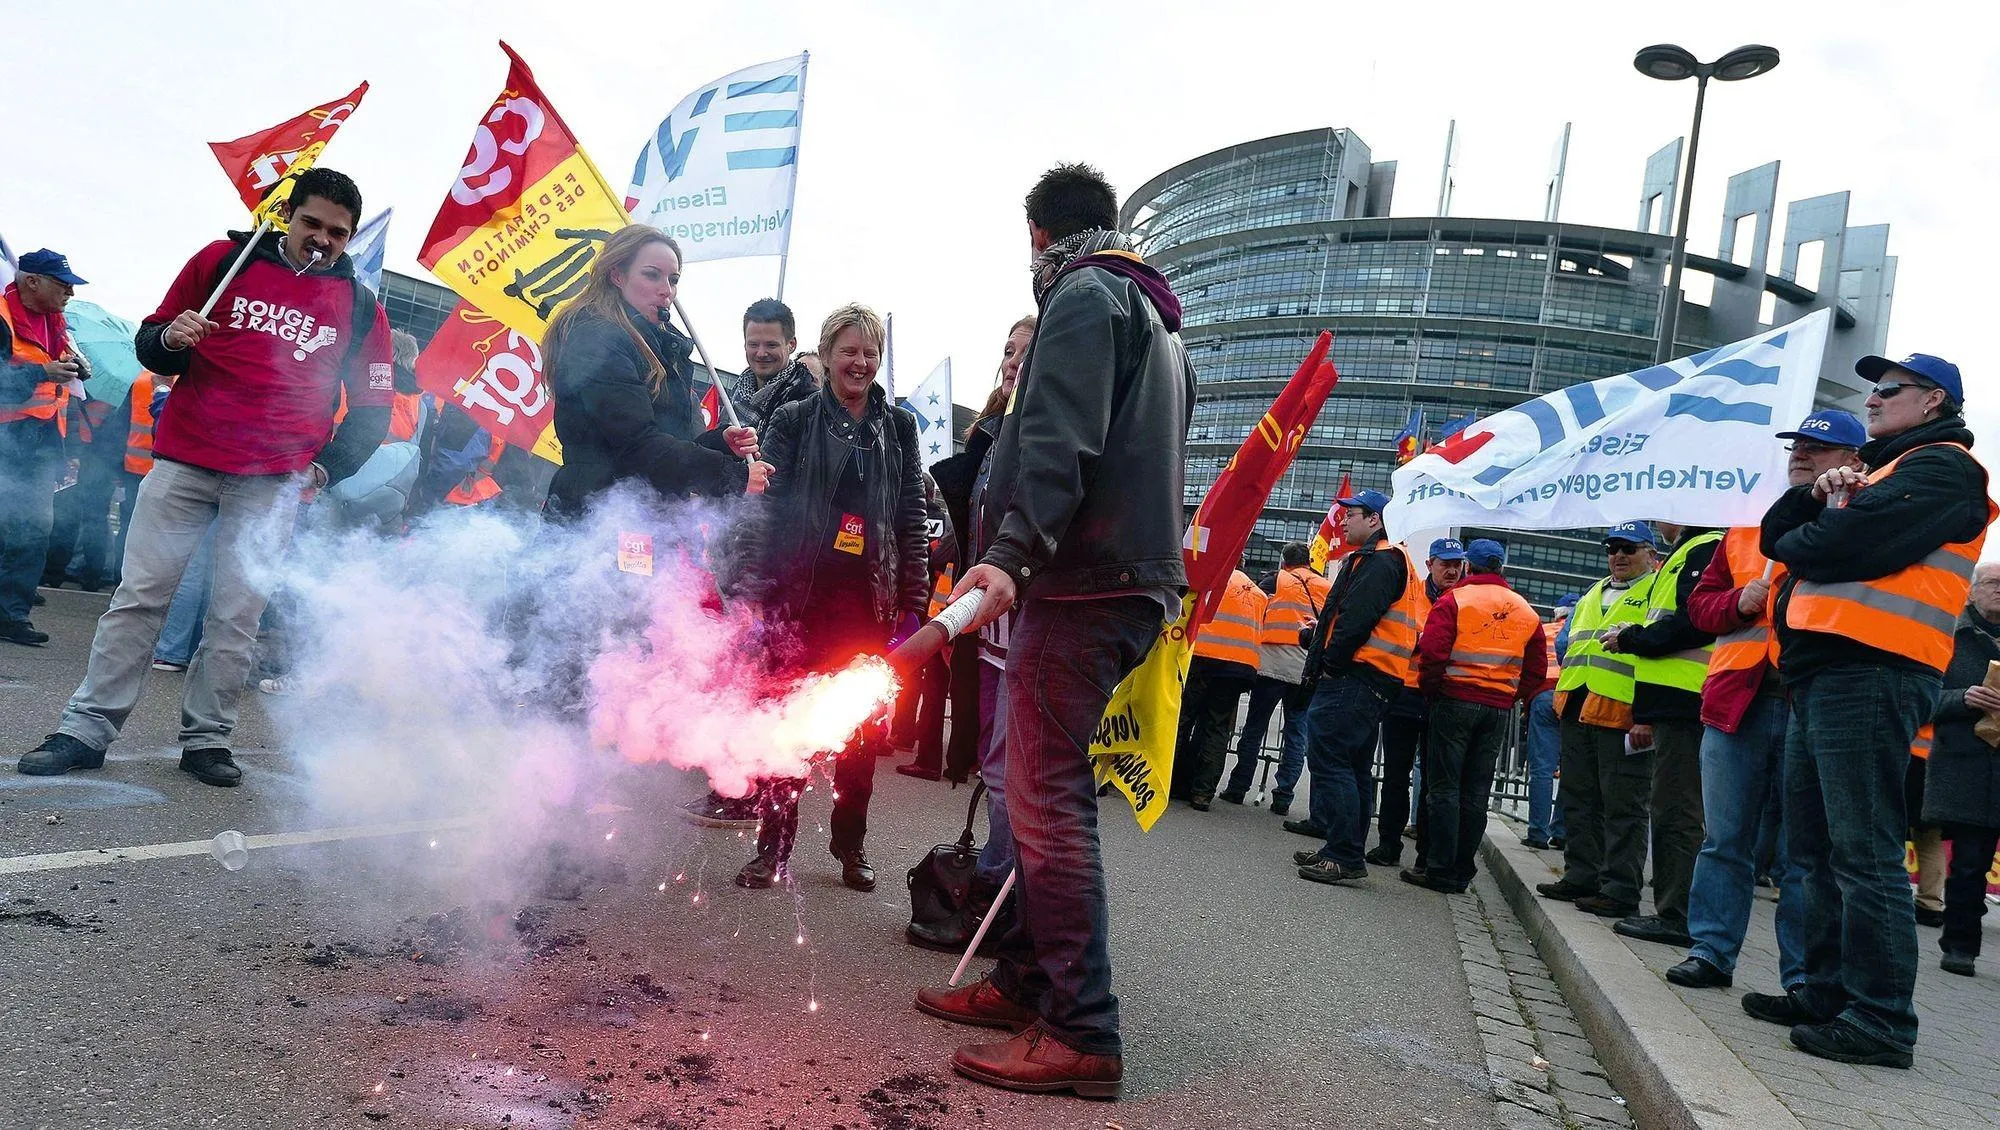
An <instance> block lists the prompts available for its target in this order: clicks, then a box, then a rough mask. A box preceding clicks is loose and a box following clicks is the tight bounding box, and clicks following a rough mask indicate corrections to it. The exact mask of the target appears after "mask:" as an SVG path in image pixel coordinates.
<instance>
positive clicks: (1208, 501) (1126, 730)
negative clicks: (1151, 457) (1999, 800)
mask: <svg viewBox="0 0 2000 1130" xmlns="http://www.w3.org/2000/svg"><path fill="white" fill-rule="evenodd" d="M1332 345H1333V335H1332V334H1330V333H1322V334H1320V335H1319V340H1318V341H1316V342H1314V343H1313V347H1312V352H1310V353H1308V354H1307V355H1306V359H1305V361H1304V362H1302V363H1301V364H1300V365H1299V369H1298V372H1296V373H1294V374H1292V379H1291V381H1290V382H1288V383H1287V384H1286V385H1285V388H1284V391H1282V392H1280V393H1279V394H1278V399H1277V402H1276V403H1274V404H1272V405H1271V410H1270V411H1268V412H1266V413H1264V418H1263V419H1261V420H1259V421H1257V427H1256V429H1255V430H1253V431H1252V432H1251V433H1250V436H1249V438H1248V439H1245V440H1244V441H1243V446H1242V447H1240V448H1238V449H1237V451H1236V456H1235V458H1233V459H1231V460H1230V461H1229V465H1228V466H1227V467H1224V468H1223V470H1222V474H1221V475H1220V476H1218V477H1217V478H1216V480H1215V483H1214V485H1212V486H1210V487H1209V488H1208V495H1207V496H1206V497H1204V498H1203V499H1202V500H1201V506H1200V507H1199V508H1198V509H1196V510H1195V514H1194V521H1193V522H1192V523H1190V524H1189V526H1188V530H1187V537H1186V539H1185V540H1184V541H1183V542H1182V544H1181V560H1182V562H1183V564H1185V565H1186V567H1187V576H1188V592H1187V597H1186V599H1184V600H1183V601H1182V602H1181V614H1180V618H1179V619H1177V620H1175V621H1173V622H1172V623H1170V624H1167V625H1165V626H1164V627H1163V628H1162V629H1161V631H1160V638H1159V640H1158V641H1157V642H1156V643H1154V645H1153V650H1152V651H1151V652H1149V653H1147V655H1146V658H1145V660H1144V662H1142V663H1140V664H1139V667H1138V668H1137V669H1136V670H1134V671H1133V672H1132V673H1131V674H1130V675H1128V676H1126V678H1125V681H1124V682H1122V683H1120V684H1118V687H1117V689H1116V690H1114V691H1113V692H1112V694H1111V703H1110V705H1109V706H1108V707H1106V709H1105V711H1104V720H1103V721H1102V722H1100V723H1098V727H1097V734H1096V736H1095V737H1094V738H1093V739H1092V740H1091V744H1090V755H1091V758H1092V761H1093V762H1094V767H1095V769H1096V772H1097V780H1098V782H1099V783H1100V784H1101V783H1103V782H1106V781H1110V782H1113V783H1115V784H1116V785H1117V786H1118V788H1119V790H1120V791H1121V792H1123V793H1124V794H1125V796H1126V798H1127V799H1129V800H1130V801H1131V802H1132V812H1133V814H1134V815H1135V816H1137V817H1138V820H1139V826H1140V827H1141V828H1144V829H1149V830H1150V829H1151V828H1152V826H1153V823H1154V822H1155V821H1157V820H1158V819H1159V818H1160V814H1161V813H1163V812H1165V811H1166V808H1167V789H1168V786H1169V784H1170V783H1171V782H1172V780H1173V775H1174V737H1175V734H1176V732H1177V726H1176V721H1177V719H1179V717H1180V712H1181V687H1182V684H1184V683H1185V682H1186V681H1187V669H1188V660H1189V658H1190V657H1191V656H1192V655H1193V653H1194V639H1195V637H1196V636H1197V635H1199V634H1200V632H1201V626H1202V625H1203V624H1206V623H1208V622H1209V621H1210V620H1211V619H1213V618H1214V616H1215V610H1216V608H1217V607H1219V606H1220V605H1221V603H1222V594H1223V592H1224V590H1225V589H1227V588H1228V586H1229V574H1230V573H1231V572H1232V571H1233V570H1234V569H1235V568H1236V563H1237V562H1238V561H1240V560H1242V557H1243V548H1244V547H1245V546H1247V545H1248V544H1250V532H1251V529H1252V528H1253V527H1254V526H1255V525H1256V524H1257V518H1258V516H1259V515H1261V514H1263V512H1264V503H1265V502H1266V501H1268V500H1269V499H1270V497H1271V489H1272V488H1273V487H1275V486H1277V485H1278V480H1279V479H1280V478H1282V477H1284V474H1285V470H1286V469H1287V468H1289V467H1290V466H1291V465H1292V459H1293V457H1294V456H1296V455H1297V454H1298V452H1299V445H1300V444H1303V443H1304V442H1305V438H1306V432H1307V431H1308V430H1310V429H1311V428H1312V425H1313V421H1314V420H1315V419H1318V418H1319V410H1320V407H1321V406H1322V405H1324V404H1325V403H1326V398H1327V397H1328V396H1329V395H1331V394H1332V392H1333V386H1334V382H1336V381H1338V380H1339V379H1340V374H1338V373H1336V372H1335V371H1334V368H1333V365H1332V364H1331V363H1330V362H1328V361H1327V359H1326V353H1327V350H1328V349H1329V348H1330V347H1331V346H1332Z"/></svg>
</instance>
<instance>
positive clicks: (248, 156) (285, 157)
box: [208, 82, 368, 212]
mask: <svg viewBox="0 0 2000 1130" xmlns="http://www.w3.org/2000/svg"><path fill="white" fill-rule="evenodd" d="M366 93H368V84H367V83H365V82H364V83H362V84H361V85H360V86H357V87H355V88H354V90H353V91H352V92H351V93H349V94H348V95H347V96H346V97H345V98H336V99H334V100H333V101H331V102H328V103H325V104H324V105H320V106H315V107H313V108H312V109H310V110H307V111H306V112H305V113H303V114H300V115H299V116H298V117H296V118H293V119H292V120H291V121H288V122H280V123H279V124H277V125H275V126H272V127H271V128H270V129H267V130H260V131H258V132H257V133H253V134H249V135H247V136H244V137H239V138H237V139H236V140H235V141H211V142H209V143H208V148H209V149H210V151H212V152H213V153H214V154H215V159H216V160H217V161H220V162H222V171H223V172H224V173H225V174H227V175H228V177H229V183H230V184H233V185H235V186H236V194H237V195H238V196H240V197H242V198H243V205H244V207H246V208H249V209H250V210H251V211H253V212H254V211H256V210H257V205H258V204H260V203H262V202H263V199H264V195H265V194H266V193H268V192H270V191H271V189H272V188H274V187H276V186H277V184H278V182H279V181H281V180H283V179H285V174H286V173H287V172H290V171H291V169H292V166H294V165H298V166H300V167H302V168H309V167H311V165H312V163H313V161H314V160H315V159H317V158H318V157H319V152H320V150H322V149H324V148H326V143H327V142H328V141H329V140H331V139H332V138H333V134H334V131H335V130H338V129H339V128H340V125H341V123H342V122H345V121H346V120H347V116H348V115H349V114H352V113H353V112H354V110H355V108H356V107H358V106H360V105H361V96H362V95H364V94H366Z"/></svg>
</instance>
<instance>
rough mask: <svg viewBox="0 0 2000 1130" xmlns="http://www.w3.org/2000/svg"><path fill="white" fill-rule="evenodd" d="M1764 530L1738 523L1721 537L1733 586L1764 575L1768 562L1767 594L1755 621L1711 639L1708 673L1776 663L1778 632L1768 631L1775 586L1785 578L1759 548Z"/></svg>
mask: <svg viewBox="0 0 2000 1130" xmlns="http://www.w3.org/2000/svg"><path fill="white" fill-rule="evenodd" d="M1763 533H1764V531H1763V530H1762V529H1760V528H1758V527H1756V526H1738V527H1736V528H1735V529H1732V530H1730V531H1729V532H1728V533H1726V534H1724V535H1723V536H1722V552H1723V553H1724V555H1725V556H1726V557H1727V560H1728V562H1729V581H1730V583H1731V584H1733V585H1735V586H1736V587H1737V588H1739V589H1740V588H1742V587H1743V586H1745V585H1747V584H1749V583H1750V582H1751V581H1754V580H1757V579H1758V578H1760V577H1762V576H1763V575H1764V566H1766V565H1771V566H1772V568H1771V595H1769V596H1767V597H1765V598H1764V611H1763V612H1762V613H1761V614H1759V615H1758V616H1757V618H1756V619H1755V620H1752V621H1751V622H1749V623H1747V624H1745V625H1743V626H1742V627H1741V628H1738V629H1736V630H1735V631H1733V632H1730V633H1728V634H1727V635H1721V636H1717V637H1716V638H1715V651H1714V652H1713V653H1711V654H1710V655H1709V657H1708V673H1709V674H1710V675H1713V674H1715V673H1716V672H1717V671H1749V670H1753V669H1755V668H1757V667H1759V666H1761V665H1763V664H1766V663H1769V664H1770V665H1772V666H1773V667H1775V666H1777V665H1778V634H1777V633H1776V632H1774V631H1772V630H1771V608H1772V606H1773V605H1774V604H1775V603H1776V602H1777V593H1778V586H1779V584H1781V583H1782V582H1783V581H1784V579H1785V567H1784V566H1783V565H1775V564H1772V562H1771V559H1770V558H1768V557H1765V556H1764V551H1763V549H1762V548H1760V547H1759V539H1760V538H1761V537H1762V536H1763Z"/></svg>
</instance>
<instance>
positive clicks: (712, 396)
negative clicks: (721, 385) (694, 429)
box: [701, 384, 722, 430]
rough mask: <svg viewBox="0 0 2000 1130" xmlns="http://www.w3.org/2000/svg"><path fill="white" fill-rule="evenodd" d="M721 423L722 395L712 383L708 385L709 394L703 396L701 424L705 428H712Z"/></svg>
mask: <svg viewBox="0 0 2000 1130" xmlns="http://www.w3.org/2000/svg"><path fill="white" fill-rule="evenodd" d="M721 424H722V396H721V394H720V393H719V392H718V391H717V390H716V387H715V386H714V385H712V384H711V385H709V386H708V392H707V394H706V395H704V396H703V397H702V398H701V426H702V428H703V430H710V429H713V428H716V427H719V426H720V425H721Z"/></svg>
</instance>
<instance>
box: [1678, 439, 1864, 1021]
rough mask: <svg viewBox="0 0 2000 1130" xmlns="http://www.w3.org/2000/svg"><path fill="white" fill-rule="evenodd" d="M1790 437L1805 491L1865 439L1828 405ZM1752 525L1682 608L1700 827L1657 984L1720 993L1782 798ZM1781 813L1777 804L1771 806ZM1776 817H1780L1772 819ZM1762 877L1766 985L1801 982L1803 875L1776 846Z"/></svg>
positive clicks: (1767, 584)
mask: <svg viewBox="0 0 2000 1130" xmlns="http://www.w3.org/2000/svg"><path fill="white" fill-rule="evenodd" d="M1777 438H1779V439H1783V440H1790V441H1791V442H1790V443H1789V444H1787V445H1786V450H1787V451H1788V452H1789V453H1790V458H1789V459H1787V460H1786V467H1785V470H1786V474H1787V476H1788V477H1789V478H1790V480H1791V485H1793V486H1795V487H1796V486H1805V485H1807V484H1809V483H1811V482H1812V481H1813V480H1814V479H1817V478H1819V477H1820V476H1821V475H1822V474H1824V473H1826V472H1827V471H1830V470H1832V469H1833V468H1835V467H1852V468H1859V467H1860V466H1861V456H1860V455H1859V454H1858V452H1859V449H1860V447H1861V445H1862V444H1864V443H1866V442H1868V432H1867V429H1866V428H1864V427H1863V426H1862V424H1861V421H1860V420H1857V419H1855V418H1854V417H1853V416H1852V415H1850V414H1848V413H1846V412H1842V411H1840V410H1838V409H1828V410H1827V411H1824V412H1815V413H1813V414H1812V415H1810V416H1807V417H1806V418H1805V420H1804V421H1803V422H1801V423H1800V424H1799V426H1798V427H1796V428H1794V429H1793V430H1791V431H1788V432H1779V433H1778V437H1777ZM1762 536H1763V531H1762V529H1760V528H1759V527H1757V526H1739V527H1737V528H1735V529H1733V530H1730V531H1729V532H1728V533H1727V534H1726V535H1724V537H1723V539H1722V545H1721V547H1720V548H1719V549H1717V550H1716V552H1715V556H1714V558H1713V559H1712V560H1710V561H1709V563H1708V568H1707V569H1706V570H1704V571H1703V572H1702V575H1701V579H1700V580H1698V581H1697V582H1695V586H1694V592H1693V593H1692V594H1690V595H1689V597H1688V601H1687V607H1688V617H1689V619H1690V621H1692V623H1693V624H1694V626H1695V627H1696V628H1699V629H1701V630H1702V631H1705V632H1713V633H1715V635H1716V641H1715V652H1714V654H1713V655H1711V656H1710V657H1709V661H1708V677H1707V679H1706V681H1704V682H1703V683H1702V688H1701V722H1702V735H1701V799H1702V816H1703V822H1704V825H1705V831H1704V838H1703V840H1702V845H1701V851H1700V853H1699V854H1698V855H1697V856H1696V857H1695V862H1694V876H1693V880H1692V884H1691V887H1690V890H1689V892H1688V900H1687V932H1688V934H1689V935H1690V936H1691V937H1692V939H1693V940H1692V942H1691V944H1690V946H1689V949H1688V956H1687V960H1685V961H1683V962H1681V963H1680V964H1679V965H1676V966H1674V967H1673V968H1672V969H1669V970H1667V980H1669V981H1672V982H1673V983H1674V984H1676V985H1682V986H1685V987H1687V988H1726V987H1728V986H1729V985H1731V984H1732V983H1733V982H1734V979H1735V974H1736V959H1737V957H1738V956H1739V955H1740V954H1741V953H1742V952H1743V937H1744V934H1745V933H1746V932H1747V931H1748V930H1749V927H1750V906H1751V901H1752V898H1753V896H1754V895H1755V893H1756V888H1757V874H1758V872H1757V862H1756V861H1757V856H1758V852H1757V840H1758V836H1759V835H1760V833H1761V828H1762V824H1763V815H1764V812H1765V809H1766V806H1767V802H1769V801H1770V800H1771V799H1773V798H1774V797H1778V796H1781V795H1782V793H1783V787H1784V781H1783V775H1784V765H1785V727H1786V724H1787V723H1788V721H1789V720H1790V718H1791V707H1790V706H1789V705H1788V704H1787V703H1786V701H1785V688H1784V686H1783V684H1782V683H1780V682H1779V680H1778V671H1777V668H1776V667H1775V666H1774V665H1773V656H1774V655H1775V654H1776V649H1775V647H1774V646H1773V643H1772V639H1771V615H1770V606H1771V590H1772V588H1773V582H1774V580H1775V579H1778V574H1777V573H1776V571H1775V565H1774V564H1773V562H1772V561H1771V560H1770V559H1769V558H1767V557H1765V556H1764V553H1763V551H1762V550H1761V549H1759V548H1758V543H1759V542H1760V541H1761V540H1762ZM1780 808H1782V805H1780ZM1781 819H1782V817H1781ZM1771 873H1772V874H1773V875H1774V876H1775V877H1776V879H1777V885H1778V891H1779V897H1778V921H1777V937H1778V981H1779V984H1780V985H1782V986H1784V987H1785V988H1788V989H1789V988H1796V987H1797V986H1798V985H1799V984H1800V983H1801V982H1803V981H1804V979H1805V972H1804V970H1805V956H1804V953H1803V943H1802V939H1803V938H1804V936H1805V924H1804V916H1805V897H1806V896H1805V888H1804V886H1803V882H1804V876H1803V875H1802V874H1801V873H1800V872H1799V869H1798V868H1797V867H1794V866H1792V864H1791V861H1790V859H1789V858H1788V856H1787V855H1786V853H1785V851H1784V848H1783V846H1782V843H1781V844H1780V847H1779V849H1778V852H1777V856H1776V860H1775V864H1774V866H1773V868H1772V871H1771Z"/></svg>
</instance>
